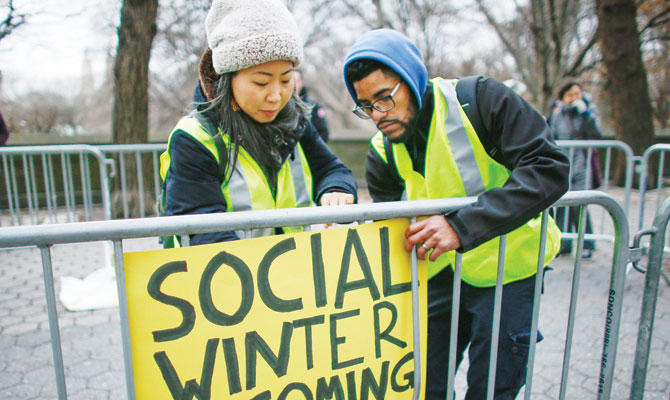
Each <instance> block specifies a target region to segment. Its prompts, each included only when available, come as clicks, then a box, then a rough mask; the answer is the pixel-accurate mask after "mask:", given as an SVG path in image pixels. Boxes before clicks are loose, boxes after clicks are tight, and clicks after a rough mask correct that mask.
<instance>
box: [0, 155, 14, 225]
mask: <svg viewBox="0 0 670 400" xmlns="http://www.w3.org/2000/svg"><path fill="white" fill-rule="evenodd" d="M2 170H3V171H4V172H5V191H6V192H7V210H8V211H9V215H10V217H11V219H13V216H14V204H13V199H12V190H11V189H10V186H9V175H10V174H9V170H8V169H7V155H6V154H3V155H2ZM11 219H10V222H9V224H10V225H12V221H11ZM1 223H2V220H0V226H2V225H1Z"/></svg>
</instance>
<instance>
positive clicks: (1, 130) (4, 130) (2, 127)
mask: <svg viewBox="0 0 670 400" xmlns="http://www.w3.org/2000/svg"><path fill="white" fill-rule="evenodd" d="M7 140H9V128H8V127H7V123H6V122H5V118H4V117H3V116H2V113H1V112H0V146H5V145H7Z"/></svg>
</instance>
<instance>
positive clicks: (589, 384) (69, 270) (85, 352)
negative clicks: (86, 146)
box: [0, 196, 670, 400]
mask: <svg viewBox="0 0 670 400" xmlns="http://www.w3.org/2000/svg"><path fill="white" fill-rule="evenodd" d="M634 197H635V196H634ZM631 208H632V209H633V210H636V209H637V205H636V204H635V203H634V202H633V204H632V207H631ZM597 215H598V214H597V213H596V216H597ZM606 225H607V224H606ZM596 226H598V225H596ZM0 229H1V228H0ZM605 229H606V230H607V229H608V228H607V227H605ZM124 246H125V248H126V249H128V250H139V249H149V248H156V243H155V240H154V239H143V240H133V241H126V242H124ZM611 247H612V245H611V244H610V243H606V242H600V243H599V244H598V249H597V251H596V252H595V256H594V258H593V259H591V260H585V261H584V262H583V264H582V270H581V274H580V277H579V282H580V286H579V289H578V296H577V315H576V321H575V335H574V339H573V342H572V343H573V344H572V348H571V360H570V369H569V371H570V372H569V375H568V380H567V392H566V398H567V399H586V398H595V397H596V389H597V382H598V374H599V366H600V352H601V349H602V336H603V330H604V324H605V323H604V314H605V309H606V301H607V290H608V286H609V274H610V268H611V260H612V249H611ZM101 249H102V245H101V244H95V243H94V244H73V245H62V246H56V247H54V248H53V252H52V254H53V268H54V275H55V279H56V288H57V290H58V289H59V286H60V277H62V276H76V277H84V276H86V275H88V274H89V273H91V272H92V271H94V270H96V269H98V268H99V267H100V266H101V265H102V263H103V260H102V256H101V254H102V253H103V252H102V251H101ZM573 263H574V260H573V258H572V256H562V257H560V258H558V259H557V260H556V261H555V262H554V263H553V264H552V267H553V268H554V270H553V271H551V272H550V273H549V274H548V275H547V276H546V281H545V293H544V295H543V297H542V306H541V317H540V318H541V321H540V329H541V330H542V333H543V334H544V336H545V337H546V339H545V340H544V341H543V342H542V343H541V344H539V345H538V347H537V354H536V363H535V367H534V370H535V374H534V380H533V384H532V398H533V399H542V400H544V399H547V400H548V399H556V398H558V396H559V390H560V378H561V371H562V363H563V356H564V346H565V335H566V326H567V314H568V309H569V304H570V297H571V296H570V293H571V286H572V278H573V269H574V268H573ZM665 270H666V273H668V272H670V269H669V268H668V267H667V266H666V268H665ZM643 286H644V276H643V275H642V274H640V273H637V272H635V271H632V272H631V273H630V274H628V276H627V281H626V288H625V294H624V310H623V318H622V322H621V331H620V336H619V344H618V355H617V360H616V369H615V382H614V388H613V396H612V397H613V398H615V399H626V398H628V396H629V392H630V382H631V378H632V365H633V357H634V354H635V344H636V337H637V329H638V318H639V314H640V298H641V293H642V290H643ZM58 314H59V323H60V328H61V336H62V341H63V357H64V362H65V375H66V378H67V390H68V396H69V398H70V399H86V400H92V399H110V400H111V399H114V400H116V399H125V398H126V391H125V384H124V378H123V361H122V354H121V353H122V350H121V340H120V327H119V316H118V309H117V308H108V309H101V310H95V311H82V312H68V311H66V310H65V309H64V307H63V306H62V305H61V304H60V303H59V305H58ZM669 332H670V286H668V285H666V284H665V283H664V282H662V284H661V288H660V294H659V298H658V304H657V311H656V321H655V326H654V336H653V341H652V345H651V347H652V351H651V359H650V366H649V371H648V377H647V386H646V392H645V399H659V400H660V399H663V400H667V399H669V398H670V334H669ZM52 365H53V361H52V356H51V346H50V343H49V327H48V321H47V315H46V311H45V300H44V289H43V278H42V267H41V261H40V254H39V252H38V251H37V250H35V249H12V250H0V398H2V399H19V400H21V399H55V398H57V394H56V384H55V378H54V370H53V366H52ZM463 367H465V365H464V366H462V368H461V371H460V372H459V374H458V376H457V390H458V392H457V393H458V395H457V398H462V395H463V388H464V386H465V383H464V382H465V378H464V374H463V371H462V370H464V369H465V368H463ZM520 397H521V396H520Z"/></svg>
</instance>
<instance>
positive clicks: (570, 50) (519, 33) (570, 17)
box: [475, 0, 598, 112]
mask: <svg viewBox="0 0 670 400" xmlns="http://www.w3.org/2000/svg"><path fill="white" fill-rule="evenodd" d="M475 2H476V3H477V7H478V9H479V11H480V12H481V13H482V14H483V15H484V17H485V18H486V21H487V22H488V24H489V25H490V26H491V27H492V28H493V30H494V31H495V33H496V34H497V36H498V38H499V39H500V41H501V42H502V44H503V47H504V48H505V50H506V51H507V52H508V53H509V54H510V55H511V57H512V58H513V60H514V63H515V65H516V69H517V71H518V73H519V74H520V77H521V80H522V81H523V82H524V83H525V84H526V85H527V87H528V91H529V92H530V94H531V97H532V98H533V99H534V100H535V104H536V105H537V106H538V107H539V108H540V109H542V110H543V111H545V112H546V111H548V110H549V108H550V104H551V100H552V99H553V96H554V94H555V90H556V87H557V86H558V85H560V83H561V80H563V79H564V78H566V77H578V76H580V75H581V74H582V73H583V72H584V71H585V70H588V69H590V68H593V67H594V66H595V65H596V64H597V62H598V57H597V56H596V55H594V54H593V52H592V51H591V50H592V48H593V47H594V45H595V44H596V29H595V26H596V24H595V17H594V14H593V10H592V9H591V8H589V7H588V6H587V5H585V4H586V2H583V1H579V0H549V1H547V0H530V1H529V2H528V3H527V4H525V3H524V4H523V5H521V4H519V3H518V2H515V12H514V14H513V16H512V17H510V18H506V19H505V18H502V17H499V16H497V15H496V13H495V11H496V9H495V8H494V6H492V5H491V4H490V2H489V1H487V0H475Z"/></svg>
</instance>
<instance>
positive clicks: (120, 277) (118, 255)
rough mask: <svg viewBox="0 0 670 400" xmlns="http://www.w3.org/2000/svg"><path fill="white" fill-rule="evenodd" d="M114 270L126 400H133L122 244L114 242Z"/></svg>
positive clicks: (133, 385)
mask: <svg viewBox="0 0 670 400" xmlns="http://www.w3.org/2000/svg"><path fill="white" fill-rule="evenodd" d="M113 243H114V269H115V270H116V290H117V292H118V295H119V318H120V320H121V343H122V345H123V365H124V368H125V372H126V391H127V394H128V400H135V378H134V376H133V357H132V350H131V346H130V326H129V324H128V298H127V296H126V278H125V271H124V270H123V243H122V242H121V240H114V241H113Z"/></svg>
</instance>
